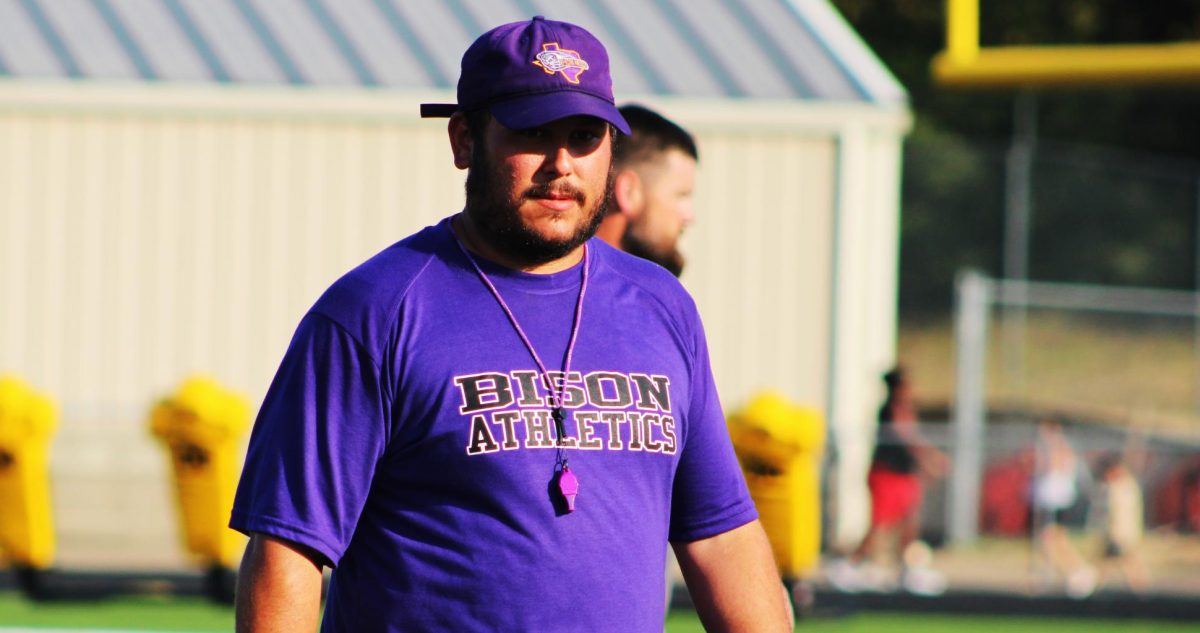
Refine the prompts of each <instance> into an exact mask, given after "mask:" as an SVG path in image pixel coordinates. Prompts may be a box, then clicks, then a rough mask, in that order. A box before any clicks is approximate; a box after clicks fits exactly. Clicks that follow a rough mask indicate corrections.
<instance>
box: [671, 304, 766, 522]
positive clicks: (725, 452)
mask: <svg viewBox="0 0 1200 633" xmlns="http://www.w3.org/2000/svg"><path fill="white" fill-rule="evenodd" d="M694 328H695V329H694V332H696V343H695V345H696V346H695V355H694V362H693V367H692V375H691V401H690V402H689V407H688V410H687V416H688V417H687V426H686V435H685V436H684V443H683V446H682V452H681V454H680V457H679V468H678V469H677V470H676V473H675V484H674V489H673V491H672V495H671V529H670V539H671V540H672V541H676V542H689V541H697V540H700V539H704V538H708V537H710V536H716V535H717V534H721V533H723V532H727V531H729V530H732V529H734V528H736V527H740V526H742V525H745V524H746V523H749V522H750V521H753V520H754V519H756V518H758V512H757V511H756V510H755V508H754V502H753V500H751V498H750V493H749V491H748V490H747V489H746V479H745V477H744V476H743V475H742V470H741V468H740V467H739V466H738V461H737V456H736V455H735V454H734V452H733V444H732V443H731V442H730V440H729V429H728V427H727V426H726V425H725V415H724V412H723V411H722V410H721V403H720V400H719V398H718V396H717V388H716V384H715V383H714V381H713V376H712V367H711V366H710V364H709V358H708V344H707V342H706V341H705V338H704V331H703V328H702V327H701V325H700V320H699V317H696V319H695V325H694Z"/></svg>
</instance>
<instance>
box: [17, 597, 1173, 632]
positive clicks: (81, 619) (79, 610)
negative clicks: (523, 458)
mask: <svg viewBox="0 0 1200 633" xmlns="http://www.w3.org/2000/svg"><path fill="white" fill-rule="evenodd" d="M232 630H233V610H232V609H230V608H229V607H225V606H218V605H214V604H211V603H209V602H207V601H205V600H203V599H201V598H174V597H170V596H129V597H122V598H115V599H111V600H100V601H95V602H87V601H85V602H49V603H32V602H29V601H27V600H25V599H23V598H22V597H21V596H19V595H18V594H17V593H15V592H12V591H0V633H217V632H230V631H232ZM796 630H797V631H799V632H800V633H806V632H812V633H868V632H871V631H886V630H914V631H917V630H919V631H922V632H923V633H960V632H961V631H964V630H969V631H972V632H973V633H1002V632H1009V631H1011V632H1016V631H1020V632H1022V633H1183V632H1184V631H1194V630H1196V624H1195V623H1186V622H1163V621H1146V620H1136V621H1135V620H1115V619H1110V620H1101V619H1088V618H1057V617H1036V618H1035V617H1006V616H964V615H942V614H925V613H922V614H909V613H884V612H859V613H855V614H851V615H846V616H842V617H822V618H813V619H808V620H802V621H801V622H799V623H798V625H797V629H796ZM703 631H704V628H703V627H702V626H701V625H700V622H699V620H698V619H697V618H696V615H695V614H694V613H692V612H690V611H683V610H676V611H672V612H671V614H670V616H669V617H668V618H667V622H666V633H703Z"/></svg>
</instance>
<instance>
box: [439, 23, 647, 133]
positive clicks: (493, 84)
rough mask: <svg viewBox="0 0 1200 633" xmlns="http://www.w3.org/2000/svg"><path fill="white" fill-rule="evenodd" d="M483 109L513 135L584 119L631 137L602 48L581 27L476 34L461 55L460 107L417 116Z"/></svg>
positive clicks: (508, 28) (534, 26) (533, 26)
mask: <svg viewBox="0 0 1200 633" xmlns="http://www.w3.org/2000/svg"><path fill="white" fill-rule="evenodd" d="M480 108H487V110H488V111H489V112H491V113H492V116H493V117H495V118H496V120H497V121H499V122H500V123H501V125H503V126H504V127H507V128H509V129H513V130H523V129H527V128H531V127H537V126H539V125H545V124H547V123H550V122H551V121H557V120H558V119H562V118H566V117H569V116H576V115H586V116H594V117H597V118H599V119H603V120H605V121H608V122H609V123H612V124H613V125H615V126H616V127H617V129H618V130H621V132H622V133H624V134H629V124H628V123H626V122H625V117H623V116H621V113H620V112H619V111H618V110H617V106H616V104H615V103H614V101H613V94H612V77H611V76H610V75H609V72H608V53H607V52H606V51H605V50H604V45H603V44H601V43H600V40H598V39H596V37H595V36H594V35H592V34H591V33H588V32H587V31H586V30H585V29H583V28H582V27H579V26H576V25H574V24H569V23H567V22H556V21H554V20H547V19H546V18H544V17H542V16H540V15H539V16H537V17H535V18H533V19H532V20H529V21H527V22H512V23H510V24H504V25H501V26H498V27H496V28H494V29H492V30H490V31H488V32H487V33H484V34H483V35H480V36H479V39H477V40H475V42H474V43H473V44H471V46H470V48H468V49H467V52H466V53H464V54H463V58H462V75H461V76H460V77H459V78H458V103H456V104H455V103H422V104H421V116H423V117H448V116H450V115H452V114H454V113H455V112H459V111H462V112H470V111H472V110H478V109H480Z"/></svg>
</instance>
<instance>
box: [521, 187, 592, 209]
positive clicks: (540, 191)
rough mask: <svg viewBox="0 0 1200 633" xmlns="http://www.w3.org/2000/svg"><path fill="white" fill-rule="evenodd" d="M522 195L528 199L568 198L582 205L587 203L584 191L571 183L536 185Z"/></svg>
mask: <svg viewBox="0 0 1200 633" xmlns="http://www.w3.org/2000/svg"><path fill="white" fill-rule="evenodd" d="M522 195H523V196H524V197H526V198H549V197H551V196H554V197H563V196H567V197H570V198H572V199H574V200H575V202H578V203H579V204H581V205H582V204H583V203H584V202H585V201H587V195H586V194H584V193H583V192H582V191H580V190H579V188H578V187H576V186H575V185H572V184H571V183H569V182H564V183H558V184H554V183H546V184H544V185H534V186H532V187H530V188H528V189H526V190H525V193H524V194H522Z"/></svg>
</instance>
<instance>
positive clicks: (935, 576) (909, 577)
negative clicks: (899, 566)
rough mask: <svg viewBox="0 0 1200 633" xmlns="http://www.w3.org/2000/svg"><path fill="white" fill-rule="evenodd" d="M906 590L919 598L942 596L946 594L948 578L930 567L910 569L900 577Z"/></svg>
mask: <svg viewBox="0 0 1200 633" xmlns="http://www.w3.org/2000/svg"><path fill="white" fill-rule="evenodd" d="M900 584H901V585H903V587H904V590H905V591H907V592H909V593H911V594H913V595H917V596H940V595H942V594H944V593H946V576H945V575H943V574H942V572H940V571H937V570H936V569H930V568H929V567H909V568H907V569H905V570H904V573H903V574H902V575H901V577H900Z"/></svg>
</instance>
